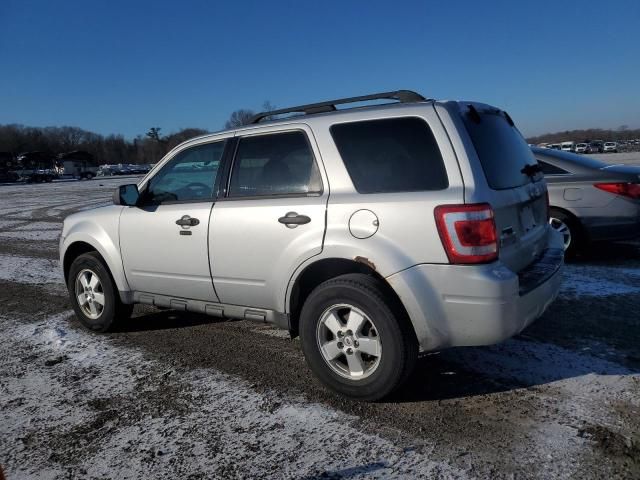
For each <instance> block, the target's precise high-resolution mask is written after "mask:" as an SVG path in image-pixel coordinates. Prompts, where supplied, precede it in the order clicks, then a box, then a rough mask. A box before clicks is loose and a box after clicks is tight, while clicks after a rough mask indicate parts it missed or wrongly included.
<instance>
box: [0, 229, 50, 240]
mask: <svg viewBox="0 0 640 480" xmlns="http://www.w3.org/2000/svg"><path fill="white" fill-rule="evenodd" d="M60 231H61V229H56V230H34V231H30V230H23V231H13V232H0V238H16V239H20V240H46V241H51V240H58V239H59V238H60Z"/></svg>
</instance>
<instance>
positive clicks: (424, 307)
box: [387, 232, 563, 351]
mask: <svg viewBox="0 0 640 480" xmlns="http://www.w3.org/2000/svg"><path fill="white" fill-rule="evenodd" d="M560 245H561V240H560V238H559V236H558V235H557V234H556V233H555V232H553V234H552V235H550V240H549V243H548V245H547V249H546V250H545V252H544V254H543V255H542V256H541V257H540V258H539V259H538V260H537V261H536V262H535V263H534V264H532V265H531V266H530V267H529V268H527V269H525V270H524V271H523V272H521V273H520V275H518V274H516V273H514V272H512V271H511V270H509V269H508V268H507V267H505V266H504V265H503V264H501V263H500V262H495V263H493V264H488V265H477V266H463V265H416V266H414V267H412V268H409V269H407V270H404V271H402V272H399V273H396V274H394V275H391V276H390V277H388V278H387V281H388V282H389V284H390V285H391V286H392V287H393V288H394V290H395V291H396V293H397V294H398V296H399V297H400V299H401V300H402V302H403V304H404V306H405V308H406V309H407V312H408V313H409V317H410V318H411V322H412V324H413V326H414V329H415V332H416V335H417V338H418V341H419V343H420V347H421V350H423V351H429V350H437V349H441V348H446V347H454V346H472V345H491V344H494V343H499V342H501V341H503V340H506V339H507V338H509V337H512V336H513V335H516V334H518V333H520V332H521V331H522V330H523V329H524V328H526V327H527V326H528V325H530V324H531V323H532V322H533V321H534V320H536V319H537V318H538V317H540V315H542V313H543V312H544V311H545V310H546V308H547V307H548V306H549V305H550V304H551V302H553V301H554V300H555V298H556V297H557V295H558V291H559V289H560V280H561V270H562V269H561V266H562V263H563V255H562V253H560V252H561V246H560Z"/></svg>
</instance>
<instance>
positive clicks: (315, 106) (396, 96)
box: [249, 90, 427, 123]
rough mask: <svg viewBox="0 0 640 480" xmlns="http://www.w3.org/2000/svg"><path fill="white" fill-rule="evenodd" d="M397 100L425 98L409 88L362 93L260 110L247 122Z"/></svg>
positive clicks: (401, 101) (422, 100) (411, 100)
mask: <svg viewBox="0 0 640 480" xmlns="http://www.w3.org/2000/svg"><path fill="white" fill-rule="evenodd" d="M381 99H387V100H397V101H398V102H400V103H412V102H424V101H426V100H427V99H426V98H425V97H423V96H422V95H420V94H419V93H416V92H412V91H411V90H396V91H394V92H383V93H374V94H372V95H363V96H360V97H350V98H339V99H337V100H329V101H326V102H319V103H310V104H308V105H299V106H297V107H290V108H282V109H280V110H272V111H271V112H261V113H258V114H257V115H254V116H253V117H252V118H251V120H249V123H259V122H260V120H262V119H264V118H266V117H271V116H273V115H282V114H284V113H298V112H299V113H303V114H305V115H310V114H312V113H324V112H333V111H335V110H337V109H336V105H343V104H345V103H356V102H368V101H370V100H381Z"/></svg>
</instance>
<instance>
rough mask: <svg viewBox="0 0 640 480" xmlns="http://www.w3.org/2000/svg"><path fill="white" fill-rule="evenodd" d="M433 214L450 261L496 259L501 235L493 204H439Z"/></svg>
mask: <svg viewBox="0 0 640 480" xmlns="http://www.w3.org/2000/svg"><path fill="white" fill-rule="evenodd" d="M434 214H435V217H436V225H437V227H438V233H439V234H440V240H441V241H442V245H443V246H444V249H445V251H446V253H447V257H449V261H450V262H451V263H458V264H469V263H489V262H493V261H495V260H497V258H498V235H497V232H496V223H495V221H494V218H493V209H492V208H491V205H489V204H488V203H480V204H472V205H440V206H439V207H436V208H435V210H434Z"/></svg>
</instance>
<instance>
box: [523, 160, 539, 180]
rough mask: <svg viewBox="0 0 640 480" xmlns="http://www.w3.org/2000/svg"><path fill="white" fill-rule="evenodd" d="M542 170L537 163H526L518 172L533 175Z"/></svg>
mask: <svg viewBox="0 0 640 480" xmlns="http://www.w3.org/2000/svg"><path fill="white" fill-rule="evenodd" d="M540 172H542V167H541V166H540V165H539V164H537V163H531V164H529V163H528V164H526V165H525V166H524V167H523V168H522V170H520V173H524V174H525V175H526V176H527V177H532V178H533V177H535V176H536V174H537V173H540Z"/></svg>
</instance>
